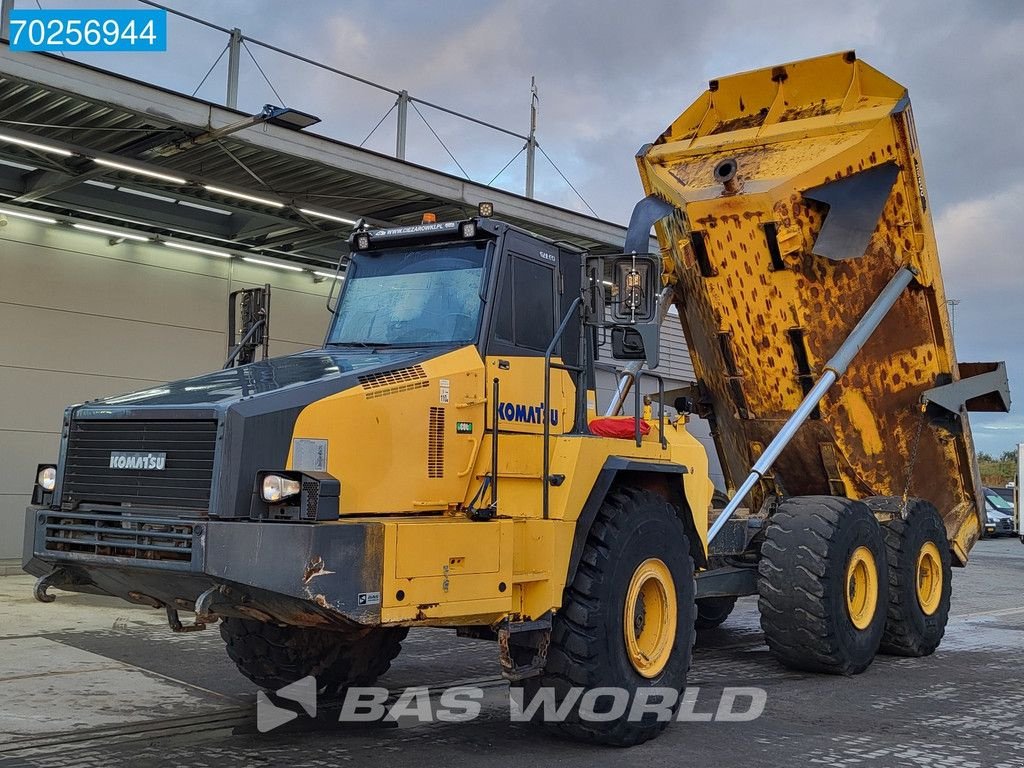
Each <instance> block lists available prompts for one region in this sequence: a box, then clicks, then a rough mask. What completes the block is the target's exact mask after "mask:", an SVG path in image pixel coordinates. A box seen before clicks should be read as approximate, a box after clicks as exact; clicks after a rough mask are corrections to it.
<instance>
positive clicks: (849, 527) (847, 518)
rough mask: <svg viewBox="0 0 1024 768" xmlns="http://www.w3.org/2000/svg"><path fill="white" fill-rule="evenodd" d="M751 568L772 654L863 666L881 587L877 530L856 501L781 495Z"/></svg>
mask: <svg viewBox="0 0 1024 768" xmlns="http://www.w3.org/2000/svg"><path fill="white" fill-rule="evenodd" d="M758 573H759V579H758V592H759V594H760V598H759V600H758V608H759V609H760V611H761V627H762V629H763V630H764V633H765V639H766V640H767V642H768V647H769V649H770V650H771V652H772V653H773V654H774V655H775V656H776V658H778V659H779V661H781V662H782V663H783V664H785V665H786V666H787V667H791V668H793V669H801V670H807V671H811V672H825V673H828V674H839V675H856V674H859V673H860V672H863V671H864V670H865V669H867V668H868V666H869V665H870V664H871V662H872V661H873V660H874V658H875V654H876V653H877V651H878V647H879V644H880V643H881V640H882V634H883V632H884V631H885V619H886V605H887V603H888V599H889V593H888V579H887V578H886V573H887V571H886V550H885V545H884V543H883V541H882V531H881V528H880V526H879V525H878V521H877V520H875V517H874V515H873V514H872V513H871V510H870V509H868V507H867V506H866V505H865V504H864V503H862V502H859V501H853V500H851V499H844V498H838V497H833V496H800V497H794V498H791V499H786V500H785V501H783V502H782V503H781V504H780V505H779V507H778V509H777V510H776V511H775V513H774V514H773V515H772V517H771V518H770V520H769V523H768V528H767V532H766V534H765V541H764V544H763V545H762V547H761V562H760V564H759V566H758Z"/></svg>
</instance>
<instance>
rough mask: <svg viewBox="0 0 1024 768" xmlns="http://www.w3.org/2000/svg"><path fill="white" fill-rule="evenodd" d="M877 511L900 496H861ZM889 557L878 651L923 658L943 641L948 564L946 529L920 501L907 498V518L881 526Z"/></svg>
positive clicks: (895, 506) (949, 581)
mask: <svg viewBox="0 0 1024 768" xmlns="http://www.w3.org/2000/svg"><path fill="white" fill-rule="evenodd" d="M865 501H866V502H867V504H868V505H869V506H871V507H873V508H878V509H897V510H898V509H899V508H900V506H901V505H902V499H900V498H895V497H875V498H871V499H865ZM882 531H883V533H884V535H885V545H886V548H887V550H888V559H889V605H888V617H887V619H886V622H885V634H884V635H883V636H882V644H881V648H880V652H881V653H888V654H892V655H894V656H928V655H930V654H932V653H934V651H935V649H936V648H938V647H939V643H940V642H942V636H943V635H944V634H945V632H946V622H947V621H948V620H949V603H950V596H951V595H952V591H953V590H952V575H953V574H952V567H951V565H952V563H951V559H952V558H951V556H950V551H949V540H948V539H947V538H946V527H945V526H944V525H943V524H942V518H940V517H939V513H938V510H936V509H935V507H934V506H933V505H932V504H931V503H930V502H927V501H925V500H924V499H914V498H911V499H908V500H907V509H906V518H905V519H904V518H901V517H897V518H894V519H893V520H889V521H887V522H885V523H883V525H882Z"/></svg>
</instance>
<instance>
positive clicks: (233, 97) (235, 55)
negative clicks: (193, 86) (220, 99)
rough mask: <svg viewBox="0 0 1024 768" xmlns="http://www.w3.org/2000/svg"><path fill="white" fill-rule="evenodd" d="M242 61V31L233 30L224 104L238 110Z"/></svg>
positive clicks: (229, 46) (229, 47)
mask: <svg viewBox="0 0 1024 768" xmlns="http://www.w3.org/2000/svg"><path fill="white" fill-rule="evenodd" d="M241 61H242V30H240V29H238V28H237V27H236V28H235V29H232V30H231V39H230V40H228V92H227V100H226V101H225V102H224V103H225V104H227V105H228V107H230V108H231V109H237V108H238V67H239V65H240V64H241Z"/></svg>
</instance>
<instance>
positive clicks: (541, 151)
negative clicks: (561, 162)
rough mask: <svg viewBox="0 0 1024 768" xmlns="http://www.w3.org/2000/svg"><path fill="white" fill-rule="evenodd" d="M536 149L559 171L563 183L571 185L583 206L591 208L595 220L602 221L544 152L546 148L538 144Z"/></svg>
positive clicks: (570, 187)
mask: <svg viewBox="0 0 1024 768" xmlns="http://www.w3.org/2000/svg"><path fill="white" fill-rule="evenodd" d="M536 147H537V149H539V150H540V153H541V154H542V155H544V157H545V158H546V159H547V161H548V162H549V163H551V167H552V168H554V169H555V170H556V171H558V175H559V176H561V177H562V181H564V182H565V183H566V184H568V185H569V189H571V190H572V191H573V192H575V193H576V197H578V198H579V199H580V200H582V201H583V204H584V205H585V206H587V208H589V209H590V212H591V213H592V214H594V218H595V219H600V218H601V217H600V216H598V215H597V211H595V210H594V208H593V207H592V206H591V205H590V203H588V202H587V200H586V198H585V197H583V195H581V194H580V191H579V190H578V189H576V187H574V186H573V185H572V182H571V181H569V179H567V178H566V177H565V174H564V173H562V171H561V169H559V167H558V166H557V165H555V161H554V160H552V159H551V158H550V157H549V156H548V153H547V152H545V151H544V147H542V146H541V145H540V144H539V143H536Z"/></svg>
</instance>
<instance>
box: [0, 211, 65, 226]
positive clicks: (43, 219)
mask: <svg viewBox="0 0 1024 768" xmlns="http://www.w3.org/2000/svg"><path fill="white" fill-rule="evenodd" d="M0 215H3V216H14V217H15V218H16V219H28V220H29V221H38V222H39V223H40V224H56V223H57V220H56V219H51V218H49V217H47V216H36V215H35V214H34V213H22V212H21V211H12V210H10V209H9V208H0Z"/></svg>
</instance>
